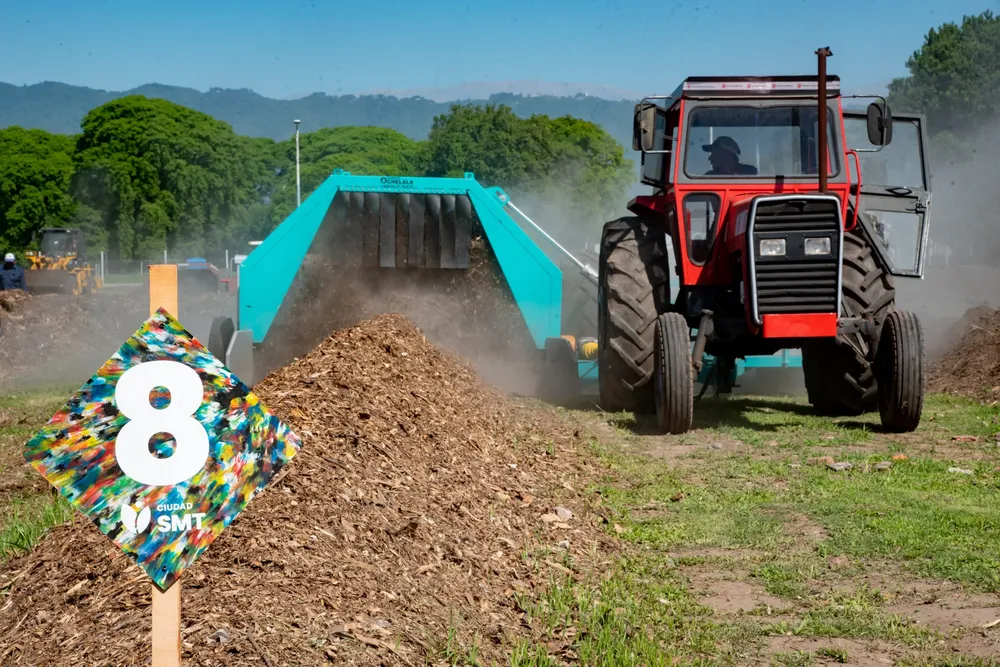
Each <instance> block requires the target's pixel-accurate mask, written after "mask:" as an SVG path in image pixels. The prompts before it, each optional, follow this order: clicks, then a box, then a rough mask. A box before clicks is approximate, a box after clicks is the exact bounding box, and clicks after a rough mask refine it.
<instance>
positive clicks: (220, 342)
mask: <svg viewBox="0 0 1000 667" xmlns="http://www.w3.org/2000/svg"><path fill="white" fill-rule="evenodd" d="M235 332H236V326H235V325H234V324H233V318H231V317H225V316H221V317H216V318H215V319H213V320H212V328H211V329H209V330H208V345H207V346H206V347H208V351H209V352H211V353H212V355H213V356H215V358H216V359H218V360H219V361H221V362H222V363H223V365H225V363H226V351H227V350H229V343H230V341H232V340H233V334H234V333H235Z"/></svg>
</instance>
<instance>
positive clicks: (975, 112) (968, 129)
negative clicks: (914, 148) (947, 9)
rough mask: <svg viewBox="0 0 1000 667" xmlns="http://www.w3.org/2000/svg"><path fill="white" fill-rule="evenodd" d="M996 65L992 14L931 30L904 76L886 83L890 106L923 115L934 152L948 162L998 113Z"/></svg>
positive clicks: (999, 32)
mask: <svg viewBox="0 0 1000 667" xmlns="http://www.w3.org/2000/svg"><path fill="white" fill-rule="evenodd" d="M998 62H1000V17H995V16H993V13H992V12H990V11H985V12H983V13H982V14H979V15H977V16H966V17H964V18H963V19H962V23H961V25H958V24H955V23H945V24H944V25H942V26H940V27H938V28H932V29H931V30H930V31H929V32H928V33H927V35H926V36H925V37H924V43H923V46H921V48H920V49H919V50H918V51H915V52H914V53H913V55H912V56H910V58H909V59H908V60H907V61H906V68H907V70H909V76H906V77H901V78H898V79H895V80H893V81H892V82H891V83H890V84H889V102H890V105H891V107H892V108H894V109H899V110H901V111H902V110H906V111H915V112H920V113H923V114H925V115H926V116H927V125H928V130H929V132H930V133H931V136H932V137H933V144H934V149H935V153H937V154H938V156H942V155H943V156H945V157H946V158H950V157H953V156H954V155H955V153H956V152H957V151H960V150H963V149H964V148H967V147H968V146H969V145H970V144H971V143H973V142H977V141H978V137H979V134H980V132H981V129H982V128H989V127H991V126H992V123H993V121H994V120H995V119H996V118H997V115H998V112H1000V68H998V67H997V66H996V63H998Z"/></svg>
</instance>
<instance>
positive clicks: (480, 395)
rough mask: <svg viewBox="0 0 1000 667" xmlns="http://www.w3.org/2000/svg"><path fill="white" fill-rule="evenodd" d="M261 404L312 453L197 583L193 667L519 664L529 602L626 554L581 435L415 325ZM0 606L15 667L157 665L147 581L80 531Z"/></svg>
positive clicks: (361, 341)
mask: <svg viewBox="0 0 1000 667" xmlns="http://www.w3.org/2000/svg"><path fill="white" fill-rule="evenodd" d="M255 390H256V392H257V393H258V394H259V395H260V396H261V398H262V400H263V401H264V402H265V403H266V404H267V405H268V406H269V407H270V408H271V409H272V410H274V411H275V412H276V413H277V414H278V415H279V416H280V417H281V418H282V419H284V420H286V421H287V423H289V425H290V426H291V427H292V428H293V429H294V430H295V431H296V432H297V433H298V434H299V435H300V436H301V437H302V439H303V448H302V450H301V451H300V453H299V454H298V455H297V456H296V458H295V459H294V460H293V461H292V463H291V465H290V466H289V467H288V468H287V469H286V471H283V473H282V476H281V477H280V479H278V480H277V481H275V482H274V483H272V485H271V486H269V487H268V489H267V490H266V491H264V493H262V494H261V495H260V496H258V497H257V498H256V499H255V500H254V501H253V502H252V503H251V504H250V505H249V507H248V508H247V510H246V511H245V512H244V514H242V515H241V516H240V517H239V518H238V519H237V520H236V521H235V522H234V523H233V524H232V525H231V526H230V528H229V529H228V530H227V531H226V532H225V533H224V534H223V535H222V536H221V537H220V538H219V540H217V541H216V542H215V543H214V544H213V545H212V546H210V547H209V549H208V550H207V551H206V552H205V554H204V555H203V556H202V558H201V559H200V560H199V561H198V562H197V563H196V564H195V565H194V566H193V567H192V568H191V569H190V570H188V571H187V572H186V573H185V574H184V575H183V577H182V579H181V582H182V584H183V586H184V588H183V600H182V605H183V628H184V629H183V642H184V644H183V645H184V654H185V660H186V664H190V665H267V666H271V667H276V666H277V665H325V664H331V663H332V664H344V665H348V664H350V665H418V664H421V665H422V664H427V663H428V662H429V663H431V664H436V663H438V662H442V661H444V656H445V647H446V645H447V644H448V642H449V636H450V635H451V639H450V642H451V644H452V646H453V647H455V646H458V647H461V648H457V649H454V650H455V651H456V652H458V653H463V652H464V651H471V650H473V647H475V648H474V651H475V654H476V655H477V656H478V660H479V661H480V664H491V661H492V660H496V661H497V662H498V663H499V664H506V662H507V659H506V657H505V656H506V655H507V654H508V652H509V651H510V649H511V647H512V644H513V642H514V641H515V640H516V639H518V638H527V637H530V636H532V632H533V631H532V630H531V629H530V628H529V627H528V626H527V624H526V623H524V614H523V613H522V611H521V610H520V609H519V606H518V599H519V597H520V596H521V595H526V596H527V597H528V598H529V599H530V598H531V597H532V594H533V592H534V591H536V589H539V588H544V587H546V586H548V585H550V583H551V580H552V577H557V578H562V577H578V576H581V575H580V574H578V573H579V572H582V571H584V570H586V569H588V568H589V567H590V566H592V565H593V564H594V562H593V560H592V559H593V558H594V557H597V558H602V557H606V555H607V554H608V553H609V552H610V550H611V549H613V543H612V542H611V541H610V539H609V538H608V537H607V536H606V533H605V531H604V529H603V528H602V527H601V524H602V523H605V519H603V518H602V517H601V508H600V498H599V496H597V495H596V494H589V493H585V492H584V491H583V489H584V488H585V486H586V485H587V483H588V481H589V480H593V479H594V478H595V475H597V474H600V473H602V471H598V470H596V469H594V468H593V467H592V464H591V463H589V462H588V459H587V458H586V457H585V456H584V455H583V454H582V453H581V450H580V449H579V448H578V446H577V443H576V442H575V440H576V438H577V437H578V434H577V433H574V432H572V431H571V430H569V427H567V426H565V423H564V422H562V421H559V422H556V420H555V418H554V417H552V416H548V415H547V413H545V412H538V411H536V410H533V409H531V408H528V407H523V406H520V405H517V404H513V403H511V402H509V401H508V400H507V399H505V398H504V396H502V395H501V394H500V393H499V392H498V391H496V390H494V389H492V388H491V387H490V386H488V385H486V384H484V383H483V382H482V381H481V380H480V379H479V378H478V377H477V375H476V374H475V372H474V371H473V370H472V368H471V366H470V365H468V364H466V363H464V362H461V361H459V360H458V359H457V358H455V357H453V356H451V355H450V354H448V353H444V352H442V351H439V350H438V349H437V348H435V347H434V346H433V345H432V344H431V343H429V342H428V340H427V339H426V338H425V337H424V336H423V334H422V333H421V332H420V331H419V330H418V329H417V328H416V327H415V326H413V324H411V323H410V322H409V320H407V319H406V318H404V317H402V316H400V315H383V316H379V317H376V318H373V319H370V320H366V321H364V322H361V323H360V324H359V325H358V326H355V327H352V328H350V329H347V330H343V331H340V332H337V333H335V334H334V335H332V336H330V337H329V338H327V339H326V340H325V341H323V342H322V343H321V344H320V345H319V346H318V347H317V348H316V349H314V350H313V351H311V352H310V353H308V354H306V355H304V356H303V357H302V358H300V359H298V360H297V361H295V362H293V363H292V364H290V365H288V366H287V367H284V368H282V369H280V370H278V371H276V372H274V373H273V374H271V375H269V376H268V377H266V378H265V379H264V380H262V381H261V382H260V383H259V384H258V385H257V386H256V387H255ZM0 591H5V594H4V595H3V597H0V664H2V665H43V664H44V665H70V664H72V665H83V664H87V665H91V664H100V665H137V664H144V663H145V662H146V661H147V660H148V656H149V633H150V618H149V604H150V597H149V595H150V594H149V584H148V580H146V579H145V577H144V575H143V574H142V573H141V571H140V570H139V569H138V568H137V567H135V566H133V565H131V564H130V563H129V561H128V560H127V559H126V558H125V557H124V556H123V555H120V554H119V553H118V552H117V549H116V548H115V547H114V546H113V545H112V544H111V543H110V542H109V541H108V540H106V539H105V538H104V537H103V536H101V535H100V533H99V532H98V531H97V530H96V529H95V528H94V526H92V525H91V524H90V523H89V522H87V521H85V520H82V519H80V518H78V519H77V520H76V524H75V525H73V526H63V527H60V528H58V529H56V530H54V531H52V532H51V533H50V534H49V535H48V536H46V538H45V539H43V541H42V542H41V543H40V544H39V545H38V546H37V547H36V548H35V549H34V550H33V551H32V552H31V553H30V554H28V555H25V556H22V557H19V558H17V559H15V560H12V561H9V562H7V563H6V564H4V565H3V567H2V573H0ZM570 642H571V639H570V638H567V639H565V640H560V639H554V640H553V639H550V640H549V645H550V651H552V652H553V653H555V654H558V653H559V652H560V651H561V652H562V654H563V655H564V656H566V657H571V651H570V649H569V648H568V647H569V645H570Z"/></svg>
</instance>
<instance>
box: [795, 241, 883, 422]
mask: <svg viewBox="0 0 1000 667" xmlns="http://www.w3.org/2000/svg"><path fill="white" fill-rule="evenodd" d="M841 283H842V289H841V304H842V306H841V307H842V309H843V310H842V314H843V315H844V316H845V317H868V316H871V317H872V318H874V320H875V324H876V329H877V330H881V327H882V323H883V322H884V321H885V318H886V316H888V314H889V313H890V312H893V311H894V310H895V300H896V289H895V287H894V285H893V282H892V276H891V275H890V274H889V272H888V271H886V270H885V269H884V268H883V267H882V266H880V265H879V263H878V261H877V260H876V258H875V255H874V251H873V249H872V247H871V244H869V243H868V241H867V240H866V239H865V237H864V236H862V235H861V234H860V233H857V232H845V233H844V258H843V274H842V277H841ZM874 361H875V346H873V345H870V343H869V341H868V340H867V339H866V338H865V337H864V336H863V335H861V334H860V333H854V334H841V335H839V336H837V337H836V338H835V339H820V340H808V341H806V342H805V343H803V345H802V371H803V375H804V377H805V384H806V392H807V393H808V394H809V402H810V403H811V404H812V405H813V407H814V408H815V409H816V411H817V412H818V413H820V414H822V415H826V416H831V417H836V416H855V415H860V414H863V413H865V412H868V411H870V410H874V409H875V408H876V406H877V405H878V382H877V379H876V377H875V369H874V367H873V363H874Z"/></svg>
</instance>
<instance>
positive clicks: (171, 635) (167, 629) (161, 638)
mask: <svg viewBox="0 0 1000 667" xmlns="http://www.w3.org/2000/svg"><path fill="white" fill-rule="evenodd" d="M149 587H150V589H151V593H152V595H153V667H180V664H181V582H180V581H178V582H176V583H174V585H173V586H171V587H170V588H168V589H167V592H166V593H161V592H160V590H159V589H158V588H157V587H156V586H154V585H153V584H150V585H149Z"/></svg>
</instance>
